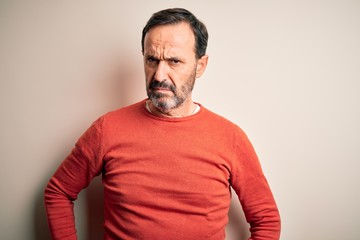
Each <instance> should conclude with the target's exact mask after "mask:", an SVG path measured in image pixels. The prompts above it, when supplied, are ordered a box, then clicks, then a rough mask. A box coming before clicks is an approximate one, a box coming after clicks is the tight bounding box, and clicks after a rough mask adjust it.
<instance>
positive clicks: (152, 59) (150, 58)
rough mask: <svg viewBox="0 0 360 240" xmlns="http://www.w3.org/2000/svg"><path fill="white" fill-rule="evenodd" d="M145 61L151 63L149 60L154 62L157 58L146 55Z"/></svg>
mask: <svg viewBox="0 0 360 240" xmlns="http://www.w3.org/2000/svg"><path fill="white" fill-rule="evenodd" d="M147 61H148V62H150V63H151V62H156V61H157V59H155V58H154V57H148V58H147Z"/></svg>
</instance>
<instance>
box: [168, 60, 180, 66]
mask: <svg viewBox="0 0 360 240" xmlns="http://www.w3.org/2000/svg"><path fill="white" fill-rule="evenodd" d="M170 63H171V64H172V65H178V64H179V63H181V61H180V60H179V59H177V58H171V59H170Z"/></svg>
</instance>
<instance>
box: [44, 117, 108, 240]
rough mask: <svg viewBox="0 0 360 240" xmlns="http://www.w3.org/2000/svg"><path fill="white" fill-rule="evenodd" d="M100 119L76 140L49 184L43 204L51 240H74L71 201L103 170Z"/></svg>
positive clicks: (74, 231) (73, 218)
mask: <svg viewBox="0 0 360 240" xmlns="http://www.w3.org/2000/svg"><path fill="white" fill-rule="evenodd" d="M101 127H102V119H99V120H97V121H95V122H94V123H93V124H92V125H91V127H90V128H89V129H88V130H87V131H86V132H85V133H84V134H83V135H82V136H81V137H80V138H79V140H78V142H77V143H76V145H75V147H74V149H73V150H72V152H71V153H70V154H69V155H68V156H67V158H65V160H64V161H63V162H62V163H61V165H60V166H59V168H58V169H57V170H56V172H55V174H54V175H53V176H52V177H51V179H50V181H49V182H48V184H47V186H46V188H45V192H44V200H45V207H46V213H47V217H48V223H49V228H50V232H51V235H52V237H53V239H61V240H64V239H65V240H72V239H77V236H76V228H75V217H74V211H73V201H74V200H76V199H77V196H78V193H79V192H80V191H81V190H82V189H83V188H86V187H87V186H88V185H89V183H90V181H91V180H92V179H93V178H94V177H95V176H97V175H99V174H100V173H101V170H102V141H101V140H102V138H101V135H102V132H101V130H102V128H101Z"/></svg>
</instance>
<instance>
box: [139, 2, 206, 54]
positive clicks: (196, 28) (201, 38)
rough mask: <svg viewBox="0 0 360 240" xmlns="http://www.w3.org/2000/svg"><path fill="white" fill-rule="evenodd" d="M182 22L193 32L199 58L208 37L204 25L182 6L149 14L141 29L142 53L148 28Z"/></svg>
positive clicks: (204, 49) (203, 51)
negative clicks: (149, 16)
mask: <svg viewBox="0 0 360 240" xmlns="http://www.w3.org/2000/svg"><path fill="white" fill-rule="evenodd" d="M182 22H186V23H188V24H189V25H190V28H191V30H192V31H193V33H194V37H195V55H196V58H198V59H199V58H201V57H202V56H204V55H205V54H206V47H207V42H208V38H209V35H208V32H207V29H206V26H205V25H204V24H203V23H202V22H201V21H199V20H198V19H197V18H196V17H195V15H194V14H192V13H191V12H189V11H188V10H186V9H183V8H169V9H165V10H161V11H159V12H156V13H154V14H153V15H152V16H151V18H150V19H149V20H148V22H147V23H146V25H145V27H144V29H143V31H142V38H141V48H142V52H143V53H144V40H145V35H146V33H147V32H149V31H150V29H152V28H153V27H156V26H160V25H171V24H179V23H182Z"/></svg>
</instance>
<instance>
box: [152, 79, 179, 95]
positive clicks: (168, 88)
mask: <svg viewBox="0 0 360 240" xmlns="http://www.w3.org/2000/svg"><path fill="white" fill-rule="evenodd" d="M149 89H150V90H152V91H154V92H159V93H169V92H175V87H174V86H173V85H170V84H169V83H167V82H158V81H152V82H151V83H150V86H149Z"/></svg>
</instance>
